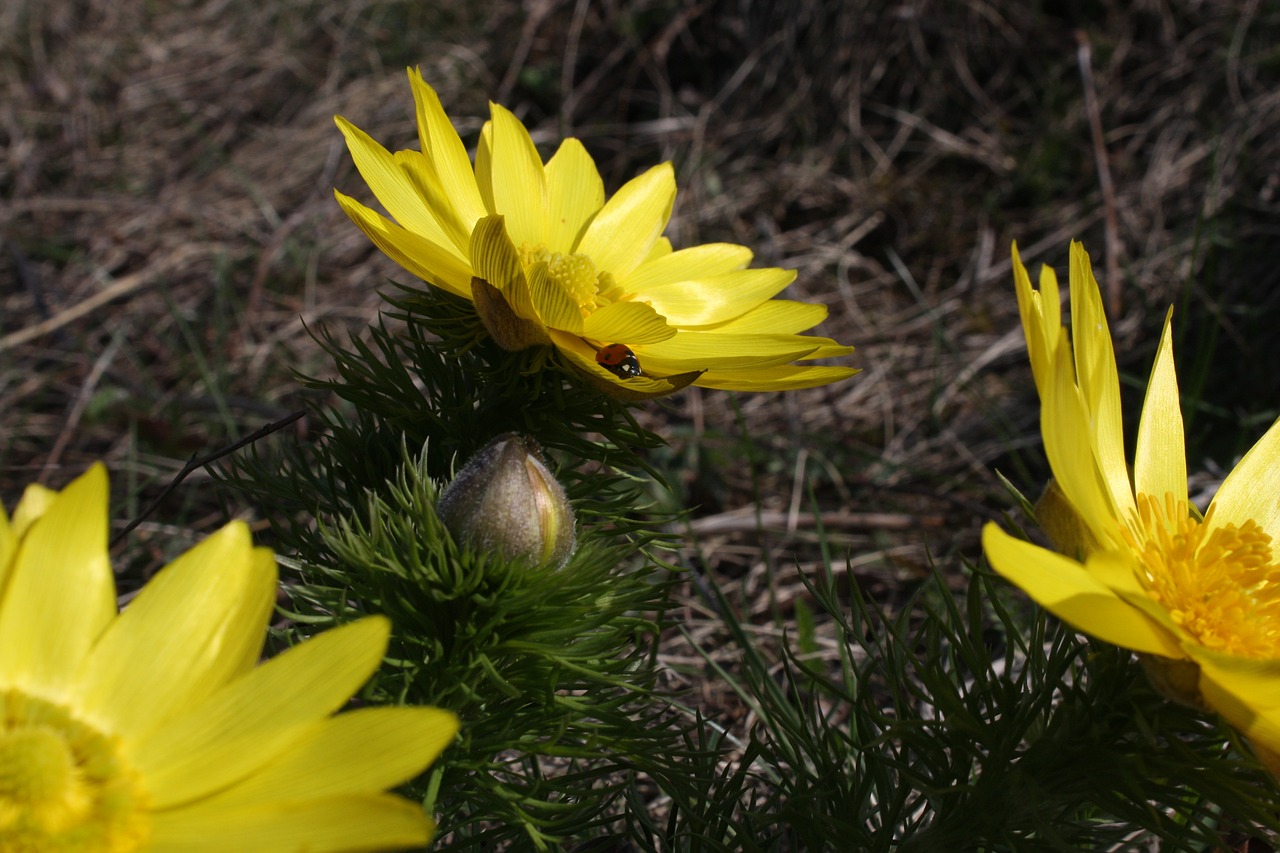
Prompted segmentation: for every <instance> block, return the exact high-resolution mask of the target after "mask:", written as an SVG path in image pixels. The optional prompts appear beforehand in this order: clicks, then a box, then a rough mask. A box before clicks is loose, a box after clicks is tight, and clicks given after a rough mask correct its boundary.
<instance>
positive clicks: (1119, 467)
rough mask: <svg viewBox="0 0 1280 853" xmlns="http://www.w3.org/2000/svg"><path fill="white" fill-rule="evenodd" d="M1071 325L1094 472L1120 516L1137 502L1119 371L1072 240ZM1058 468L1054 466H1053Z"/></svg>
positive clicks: (1085, 265)
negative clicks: (1127, 458)
mask: <svg viewBox="0 0 1280 853" xmlns="http://www.w3.org/2000/svg"><path fill="white" fill-rule="evenodd" d="M1071 329H1072V334H1073V336H1074V338H1075V363H1076V383H1077V384H1078V385H1079V386H1080V396H1081V399H1082V400H1083V401H1084V404H1085V410H1086V411H1087V412H1088V416H1089V433H1090V434H1091V435H1092V436H1093V445H1094V456H1095V458H1096V459H1097V460H1098V472H1099V473H1100V474H1101V475H1102V479H1103V481H1104V482H1105V483H1106V485H1107V490H1108V491H1109V492H1110V494H1111V501H1112V503H1113V504H1114V506H1115V507H1116V508H1117V511H1118V512H1120V513H1121V515H1122V516H1123V517H1126V518H1127V517H1128V516H1129V515H1131V514H1132V513H1133V512H1134V510H1135V508H1136V505H1135V503H1134V499H1133V486H1132V484H1131V483H1130V481H1129V464H1128V462H1126V461H1125V455H1124V416H1123V413H1122V412H1121V410H1120V376H1119V374H1118V373H1117V372H1116V356H1115V350H1114V349H1113V347H1112V343H1111V330H1110V329H1109V328H1108V327H1107V314H1106V311H1105V310H1104V309H1103V307H1102V291H1101V290H1100V289H1099V288H1098V282H1097V279H1095V278H1094V277H1093V269H1092V268H1091V267H1090V265H1089V255H1088V253H1087V252H1085V250H1084V247H1083V246H1082V245H1080V243H1078V242H1073V243H1072V244H1071ZM1055 470H1057V469H1055Z"/></svg>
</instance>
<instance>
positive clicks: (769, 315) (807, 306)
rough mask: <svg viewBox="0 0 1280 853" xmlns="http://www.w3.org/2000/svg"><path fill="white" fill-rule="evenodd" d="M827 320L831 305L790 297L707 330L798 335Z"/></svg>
mask: <svg viewBox="0 0 1280 853" xmlns="http://www.w3.org/2000/svg"><path fill="white" fill-rule="evenodd" d="M825 319H827V306H825V305H819V304H817V303H814V302H794V301H792V300H790V299H770V300H769V301H768V302H766V303H764V304H763V305H757V306H756V307H755V308H752V309H751V310H750V311H748V312H747V313H745V314H743V315H742V316H740V317H735V318H733V319H732V320H729V321H727V322H724V323H717V324H716V325H714V326H710V327H708V328H706V329H704V330H703V331H708V332H732V333H734V334H744V335H745V334H760V333H765V334H774V335H779V334H780V335H795V334H799V333H800V332H804V331H807V330H809V329H812V328H813V327H814V326H816V325H818V324H819V323H821V322H822V321H823V320H825Z"/></svg>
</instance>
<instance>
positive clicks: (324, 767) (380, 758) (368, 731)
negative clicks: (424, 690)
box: [209, 707, 458, 808]
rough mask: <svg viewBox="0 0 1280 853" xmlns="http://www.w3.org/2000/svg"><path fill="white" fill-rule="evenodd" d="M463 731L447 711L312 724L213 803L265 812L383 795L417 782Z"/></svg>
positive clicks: (405, 711)
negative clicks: (284, 804) (320, 800)
mask: <svg viewBox="0 0 1280 853" xmlns="http://www.w3.org/2000/svg"><path fill="white" fill-rule="evenodd" d="M457 732H458V718H457V717H456V716H455V715H454V714H452V713H450V712H449V711H442V710H440V709H439V708H414V707H378V708H361V709H359V710H356V711H350V712H347V713H345V714H339V715H337V716H336V717H329V718H328V719H325V720H322V721H319V722H316V723H314V724H312V725H311V726H310V727H309V728H308V729H307V730H306V732H305V733H304V734H302V735H301V736H299V737H298V738H297V739H296V740H294V741H293V742H292V743H290V744H289V746H288V748H286V749H285V750H284V752H282V753H281V754H280V755H279V756H277V757H276V758H275V759H273V760H272V762H271V763H270V764H268V765H267V766H266V767H264V768H263V769H262V770H261V771H259V772H257V773H254V774H253V775H252V776H250V777H249V778H248V779H245V780H244V781H243V782H241V783H240V784H238V785H233V786H232V787H230V788H228V789H227V790H226V791H223V792H221V793H218V794H215V795H214V796H213V797H212V798H210V801H209V805H210V806H212V805H214V804H215V803H214V801H216V804H217V805H218V806H221V807H224V808H228V807H241V806H253V805H265V804H267V803H270V802H272V801H274V800H278V799H280V798H281V797H282V796H287V797H288V798H289V799H293V800H301V799H312V798H316V797H332V796H340V795H343V794H376V793H379V792H381V791H385V790H387V789H388V788H391V787H394V786H396V785H399V784H400V783H402V782H406V781H408V780H409V779H412V778H413V777H414V776H417V775H418V774H419V773H421V772H422V770H423V769H424V768H425V767H426V766H427V765H428V764H430V763H431V762H432V761H434V760H435V759H436V756H438V755H439V754H440V752H441V750H443V749H444V748H445V747H446V746H448V745H449V744H450V743H451V742H452V741H453V737H454V735H455V734H457Z"/></svg>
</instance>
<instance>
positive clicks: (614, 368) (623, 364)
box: [596, 344, 643, 379]
mask: <svg viewBox="0 0 1280 853" xmlns="http://www.w3.org/2000/svg"><path fill="white" fill-rule="evenodd" d="M596 364H598V365H600V366H601V367H603V368H604V369H605V370H607V371H609V372H610V373H612V374H613V375H614V376H617V377H618V378H619V379H635V378H636V377H637V376H640V375H641V374H642V373H643V371H642V370H641V369H640V359H638V358H636V354H635V353H634V352H632V351H631V348H630V347H629V346H627V345H626V344H608V345H607V346H602V347H600V349H598V350H596Z"/></svg>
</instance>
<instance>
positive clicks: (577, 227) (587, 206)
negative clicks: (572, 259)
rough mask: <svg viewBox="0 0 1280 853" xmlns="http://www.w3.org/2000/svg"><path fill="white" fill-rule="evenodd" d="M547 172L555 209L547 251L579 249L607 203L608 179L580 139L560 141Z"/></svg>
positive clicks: (549, 193) (549, 162)
mask: <svg viewBox="0 0 1280 853" xmlns="http://www.w3.org/2000/svg"><path fill="white" fill-rule="evenodd" d="M546 174H547V197H548V199H549V201H550V209H551V221H550V222H549V223H548V226H547V251H549V252H562V253H564V254H569V253H571V252H574V251H576V249H577V245H578V238H579V237H581V236H582V230H583V229H584V228H585V227H586V225H587V223H588V222H589V221H590V220H591V217H592V216H594V215H595V213H596V211H597V210H599V209H600V208H601V206H603V205H604V181H603V180H601V179H600V173H599V172H598V171H597V170H596V164H595V161H594V160H592V159H591V155H590V154H588V153H587V149H586V148H584V147H582V143H581V142H579V141H578V140H576V139H566V140H565V141H564V142H562V143H560V150H558V151H557V152H556V153H555V156H553V157H552V158H551V159H550V160H548V161H547V167H546Z"/></svg>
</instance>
